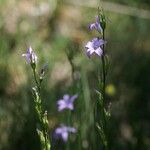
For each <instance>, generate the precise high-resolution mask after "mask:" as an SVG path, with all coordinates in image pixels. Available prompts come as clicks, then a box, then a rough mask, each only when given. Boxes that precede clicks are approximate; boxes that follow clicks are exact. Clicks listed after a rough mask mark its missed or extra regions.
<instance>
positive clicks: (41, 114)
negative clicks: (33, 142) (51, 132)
mask: <svg viewBox="0 0 150 150" xmlns="http://www.w3.org/2000/svg"><path fill="white" fill-rule="evenodd" d="M32 70H33V75H34V80H35V83H36V86H37V88H38V95H39V98H40V101H41V96H40V95H41V94H40V91H41V83H39V82H38V80H37V77H36V70H35V69H34V68H32ZM41 105H42V104H41V102H40V105H39V106H38V107H39V110H40V114H39V115H40V116H39V117H40V122H41V126H42V130H43V134H44V139H45V149H46V150H48V147H47V143H48V138H47V129H46V127H45V126H44V122H43V111H42V108H41V107H42V106H41Z"/></svg>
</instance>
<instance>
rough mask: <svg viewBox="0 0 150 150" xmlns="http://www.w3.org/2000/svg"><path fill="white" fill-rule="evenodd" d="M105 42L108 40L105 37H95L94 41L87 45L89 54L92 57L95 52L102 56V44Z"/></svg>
mask: <svg viewBox="0 0 150 150" xmlns="http://www.w3.org/2000/svg"><path fill="white" fill-rule="evenodd" d="M105 43H106V42H105V41H104V40H103V39H99V38H93V39H92V41H89V42H88V43H87V44H86V45H85V48H86V50H87V51H86V54H87V56H88V57H89V58H90V57H91V56H92V55H93V54H96V55H98V56H100V57H101V56H102V54H103V50H102V48H101V46H102V45H103V44H105Z"/></svg>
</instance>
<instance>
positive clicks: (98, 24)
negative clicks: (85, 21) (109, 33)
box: [89, 16, 102, 32]
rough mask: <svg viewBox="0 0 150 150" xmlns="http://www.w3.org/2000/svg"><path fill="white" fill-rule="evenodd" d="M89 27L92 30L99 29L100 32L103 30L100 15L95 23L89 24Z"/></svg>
mask: <svg viewBox="0 0 150 150" xmlns="http://www.w3.org/2000/svg"><path fill="white" fill-rule="evenodd" d="M89 29H90V30H93V29H95V30H97V31H98V32H102V27H101V24H100V18H99V16H96V22H95V23H91V24H90V25H89Z"/></svg>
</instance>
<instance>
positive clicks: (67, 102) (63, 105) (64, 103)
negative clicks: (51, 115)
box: [57, 94, 78, 111]
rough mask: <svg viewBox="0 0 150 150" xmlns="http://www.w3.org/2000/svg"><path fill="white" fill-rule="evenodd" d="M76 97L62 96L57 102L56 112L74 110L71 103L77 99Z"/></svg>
mask: <svg viewBox="0 0 150 150" xmlns="http://www.w3.org/2000/svg"><path fill="white" fill-rule="evenodd" d="M77 97H78V95H77V94H76V95H73V96H69V95H68V94H65V95H64V96H63V99H60V100H58V101H57V105H58V111H63V110H64V109H70V110H73V109H74V105H73V102H74V100H75V99H77Z"/></svg>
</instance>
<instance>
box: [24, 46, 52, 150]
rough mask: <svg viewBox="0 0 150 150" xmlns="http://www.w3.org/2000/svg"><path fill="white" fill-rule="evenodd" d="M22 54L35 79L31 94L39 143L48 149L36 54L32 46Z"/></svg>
mask: <svg viewBox="0 0 150 150" xmlns="http://www.w3.org/2000/svg"><path fill="white" fill-rule="evenodd" d="M22 56H25V57H26V60H27V63H28V64H30V66H31V68H32V71H33V77H34V81H35V86H34V87H33V88H32V92H33V96H34V104H35V105H34V107H35V111H36V114H37V117H38V120H39V124H40V129H37V133H38V135H39V138H40V143H41V147H42V150H50V149H51V145H50V139H49V136H48V118H47V111H45V112H44V111H43V108H42V100H41V83H42V80H41V79H40V77H39V79H38V78H37V72H36V63H37V56H36V54H35V53H34V52H33V50H32V48H31V47H30V48H28V49H27V52H26V54H22Z"/></svg>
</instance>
